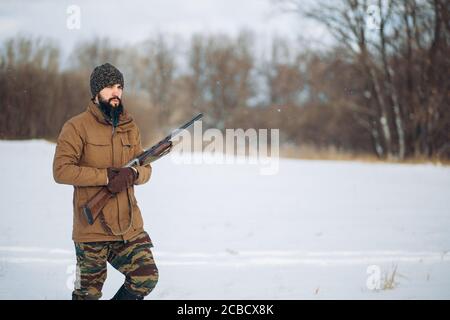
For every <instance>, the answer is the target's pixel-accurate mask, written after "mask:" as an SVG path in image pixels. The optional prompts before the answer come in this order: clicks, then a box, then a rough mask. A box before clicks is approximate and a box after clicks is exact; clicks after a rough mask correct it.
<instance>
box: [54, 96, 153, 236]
mask: <svg viewBox="0 0 450 320" xmlns="http://www.w3.org/2000/svg"><path fill="white" fill-rule="evenodd" d="M142 151H143V149H142V145H141V139H140V133H139V129H138V127H137V125H136V123H135V122H134V120H133V118H132V117H131V116H130V114H129V113H128V112H127V111H125V110H124V112H123V113H122V115H121V116H120V119H119V125H118V126H117V127H116V128H115V130H114V132H113V130H112V125H111V124H110V123H108V122H107V121H106V120H105V118H104V116H103V114H102V112H101V111H100V109H99V108H98V107H97V106H96V105H95V104H94V103H92V102H91V103H90V104H89V106H88V108H87V110H86V111H85V112H83V113H81V114H79V115H77V116H75V117H73V118H71V119H70V120H68V121H67V122H66V123H65V124H64V126H63V128H62V130H61V133H60V135H59V137H58V141H57V145H56V151H55V157H54V160H53V177H54V179H55V181H56V182H57V183H63V184H70V185H73V186H74V192H73V233H72V239H73V240H74V241H75V242H94V241H114V240H128V239H130V238H132V237H134V236H136V235H137V234H139V233H140V232H142V231H143V221H142V216H141V212H140V210H139V207H138V205H137V202H136V198H135V197H134V187H130V188H128V189H127V190H124V191H122V192H120V193H118V194H117V195H115V196H114V197H113V198H112V199H110V200H109V202H108V203H107V204H106V206H105V207H104V208H103V210H102V214H100V216H99V218H97V219H96V220H95V222H94V224H93V225H89V224H88V223H87V221H86V218H85V217H84V216H83V213H82V210H81V206H82V205H83V204H85V203H86V201H88V200H89V199H90V198H91V197H92V196H93V195H94V194H96V193H97V191H99V190H100V189H101V188H102V187H103V186H105V185H106V184H107V171H106V169H107V168H108V167H121V166H123V165H125V164H126V163H127V162H129V161H130V160H131V159H133V158H134V157H136V156H137V155H138V154H140V153H141V152H142ZM136 169H137V170H138V173H139V176H138V178H137V180H136V181H135V184H136V185H138V184H143V183H146V182H147V181H148V180H149V179H150V175H151V171H152V170H151V166H150V165H147V166H140V167H136ZM130 209H132V210H130ZM130 217H132V219H131V225H130Z"/></svg>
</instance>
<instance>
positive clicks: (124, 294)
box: [111, 284, 144, 300]
mask: <svg viewBox="0 0 450 320" xmlns="http://www.w3.org/2000/svg"><path fill="white" fill-rule="evenodd" d="M142 299H144V297H141V296H138V295H136V294H134V293H131V292H130V291H128V290H127V289H126V288H125V285H124V284H123V285H122V286H121V287H120V289H119V291H117V293H116V294H115V295H114V297H112V298H111V300H142Z"/></svg>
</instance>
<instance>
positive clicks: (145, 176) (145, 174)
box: [133, 128, 152, 185]
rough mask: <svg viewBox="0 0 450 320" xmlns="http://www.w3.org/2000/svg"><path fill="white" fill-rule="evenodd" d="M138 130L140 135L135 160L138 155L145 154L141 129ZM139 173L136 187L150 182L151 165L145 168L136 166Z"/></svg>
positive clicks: (138, 135)
mask: <svg viewBox="0 0 450 320" xmlns="http://www.w3.org/2000/svg"><path fill="white" fill-rule="evenodd" d="M137 130H138V134H137V143H136V149H135V150H134V156H133V157H134V158H135V157H137V156H138V155H140V154H141V153H142V152H144V149H143V148H142V143H141V134H140V132H139V128H138V129H137ZM135 168H136V169H137V171H138V173H139V176H138V178H137V179H136V181H135V182H134V184H135V185H138V184H144V183H146V182H148V180H150V176H151V175H152V166H151V165H150V164H148V165H145V166H136V167H135Z"/></svg>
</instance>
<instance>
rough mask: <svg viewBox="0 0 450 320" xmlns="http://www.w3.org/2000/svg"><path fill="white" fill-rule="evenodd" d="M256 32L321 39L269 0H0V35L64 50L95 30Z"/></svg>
mask: <svg viewBox="0 0 450 320" xmlns="http://www.w3.org/2000/svg"><path fill="white" fill-rule="evenodd" d="M70 5H76V6H78V7H79V9H80V29H69V28H68V27H67V20H68V18H69V15H70V13H67V9H68V7H69V6H70ZM242 29H249V30H252V31H254V32H255V34H256V35H257V38H258V41H263V42H264V41H266V42H267V41H270V38H272V37H273V36H274V35H282V36H286V37H288V38H291V39H295V38H296V36H297V35H299V34H301V35H302V36H303V37H305V38H310V39H312V40H318V41H322V40H324V39H325V38H326V37H327V33H326V32H325V31H324V29H323V28H321V26H320V25H318V24H316V23H313V22H311V21H306V20H304V19H301V18H299V16H297V15H294V14H282V13H280V12H279V10H277V7H276V6H275V5H274V4H273V2H271V0H120V1H116V0H108V1H106V0H98V1H87V0H85V1H81V0H71V1H68V0H58V1H56V0H53V1H50V0H28V1H25V0H22V1H20V0H19V1H18V0H1V1H0V40H4V39H6V38H10V37H14V36H16V35H17V34H24V35H35V36H43V37H49V38H52V39H55V40H56V41H57V42H58V43H59V45H60V46H61V47H62V49H63V51H66V52H67V51H69V50H70V49H72V47H73V45H74V44H75V43H77V42H80V41H83V40H87V39H91V38H93V37H95V36H100V37H109V38H110V39H112V40H113V41H116V42H117V43H118V44H133V43H136V42H139V41H142V40H144V39H145V38H147V37H148V36H149V35H150V34H152V33H155V32H161V33H164V34H166V33H167V34H177V35H181V36H183V37H185V38H188V37H189V36H190V35H192V34H193V33H197V32H202V33H217V32H221V33H228V34H236V33H237V32H238V31H239V30H242Z"/></svg>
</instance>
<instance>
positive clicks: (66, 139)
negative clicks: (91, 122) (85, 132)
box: [53, 122, 108, 187]
mask: <svg viewBox="0 0 450 320" xmlns="http://www.w3.org/2000/svg"><path fill="white" fill-rule="evenodd" d="M82 152H83V140H82V138H81V136H80V134H79V133H78V131H77V130H76V128H75V126H74V125H73V124H72V123H70V122H67V123H66V124H64V126H63V128H62V130H61V133H60V135H59V137H58V140H57V144H56V150H55V156H54V158H53V178H54V179H55V181H56V182H57V183H62V184H70V185H74V186H80V187H87V186H104V185H106V183H107V180H108V178H107V177H108V175H107V170H106V169H97V168H91V167H84V166H79V165H78V163H79V161H80V158H81V154H82Z"/></svg>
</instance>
